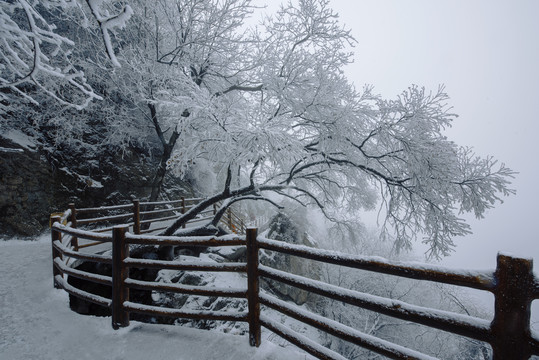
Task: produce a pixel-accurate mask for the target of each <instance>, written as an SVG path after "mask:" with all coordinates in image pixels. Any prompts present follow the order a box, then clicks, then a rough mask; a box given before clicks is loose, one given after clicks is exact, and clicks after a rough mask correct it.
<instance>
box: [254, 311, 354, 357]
mask: <svg viewBox="0 0 539 360" xmlns="http://www.w3.org/2000/svg"><path fill="white" fill-rule="evenodd" d="M260 323H261V324H262V326H264V327H265V328H266V329H268V330H270V331H271V332H273V333H275V334H277V335H279V336H280V337H282V338H283V339H285V340H288V341H290V342H291V343H292V344H294V345H296V346H297V347H299V348H300V349H303V350H305V351H307V352H308V353H309V354H311V355H313V356H316V357H317V358H319V359H323V360H346V358H345V357H344V356H342V355H339V354H338V353H336V352H335V351H332V350H330V349H328V348H326V347H324V346H322V345H320V344H318V343H317V342H314V341H313V340H311V339H309V338H308V337H305V336H303V335H301V334H298V333H296V332H295V331H292V330H290V329H289V328H287V327H286V326H283V325H281V324H279V323H278V322H276V321H274V320H272V319H270V318H269V317H267V316H264V315H260Z"/></svg>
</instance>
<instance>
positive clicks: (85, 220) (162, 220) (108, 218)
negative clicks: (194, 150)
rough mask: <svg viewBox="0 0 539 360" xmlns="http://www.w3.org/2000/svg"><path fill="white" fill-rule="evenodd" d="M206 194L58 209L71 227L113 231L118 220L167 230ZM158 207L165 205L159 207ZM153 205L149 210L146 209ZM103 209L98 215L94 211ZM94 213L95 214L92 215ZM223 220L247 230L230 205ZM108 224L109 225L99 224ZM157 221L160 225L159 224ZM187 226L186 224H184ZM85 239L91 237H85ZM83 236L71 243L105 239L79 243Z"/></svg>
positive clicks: (204, 216) (134, 227)
mask: <svg viewBox="0 0 539 360" xmlns="http://www.w3.org/2000/svg"><path fill="white" fill-rule="evenodd" d="M201 200H203V199H202V198H184V197H182V198H180V199H179V200H171V201H154V202H140V201H139V200H133V202H132V203H129V204H122V205H114V206H99V207H92V208H81V209H78V208H76V207H75V204H73V203H71V204H69V209H68V210H67V211H65V212H64V213H55V214H53V215H60V216H61V217H62V219H61V223H62V224H64V225H68V224H69V227H70V228H74V229H76V228H78V227H80V226H83V227H85V228H87V229H90V230H91V231H92V232H93V233H99V232H110V231H112V229H113V227H114V226H115V224H119V223H121V224H125V225H129V227H130V228H131V231H132V232H133V233H134V234H147V233H151V232H157V231H160V230H164V229H166V228H167V227H168V225H169V224H168V223H167V222H168V221H169V220H175V219H177V218H178V217H179V216H181V215H182V214H185V212H187V211H188V210H189V209H191V208H193V207H194V206H195V205H196V204H197V203H198V202H200V201H201ZM156 207H162V208H158V209H155V208H156ZM145 209H149V210H145ZM96 213H97V214H98V215H99V213H101V215H99V216H96V215H94V214H96ZM215 214H216V207H215V206H214V207H213V209H212V208H210V209H208V210H205V211H203V212H201V213H200V216H199V217H197V218H194V219H192V220H190V221H188V222H187V225H188V224H194V223H198V222H202V221H209V220H211V219H213V216H214V215H215ZM92 215H93V216H92ZM220 223H221V224H222V225H224V226H225V227H228V229H229V230H230V231H232V232H234V233H236V234H245V222H244V221H243V219H242V217H241V216H239V215H237V214H236V213H235V212H234V211H233V210H232V209H231V208H229V209H228V210H227V212H226V214H225V216H224V217H223V218H221V219H220ZM99 224H105V225H101V226H100V225H99ZM155 225H157V226H155ZM183 227H184V228H185V227H186V225H184V226H183ZM82 239H88V238H87V237H83V238H82ZM78 240H79V237H77V236H76V235H74V236H73V238H72V239H71V245H72V246H73V248H74V249H75V250H78V249H79V248H80V249H82V248H86V247H91V246H96V245H100V244H101V241H99V240H95V241H92V242H87V241H85V242H83V243H80V244H79V241H78Z"/></svg>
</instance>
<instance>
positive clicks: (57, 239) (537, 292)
mask: <svg viewBox="0 0 539 360" xmlns="http://www.w3.org/2000/svg"><path fill="white" fill-rule="evenodd" d="M69 216H71V214H67V212H66V213H63V214H59V215H56V216H55V217H51V223H52V224H53V225H52V227H51V239H52V251H53V276H54V285H55V287H58V288H63V289H65V290H66V291H67V292H69V293H70V294H72V295H73V296H77V297H81V298H84V299H87V300H88V301H92V302H94V303H96V304H100V305H103V306H109V307H110V308H111V309H112V324H113V327H114V328H119V327H123V326H127V325H128V324H129V313H130V312H137V313H144V314H151V315H162V316H171V317H176V318H177V317H183V318H193V319H220V320H231V321H245V322H247V323H248V325H249V343H250V344H251V345H252V346H259V345H260V333H261V332H260V328H261V326H264V327H265V328H267V329H269V330H270V331H273V332H275V333H276V334H278V335H280V336H282V337H284V338H285V339H287V340H289V341H291V342H292V343H294V344H296V345H297V346H298V347H300V348H302V349H304V350H306V351H307V352H309V353H311V354H313V355H315V356H317V357H319V358H320V359H340V358H342V357H341V356H340V355H338V354H336V353H335V352H333V351H331V350H329V349H325V348H323V347H322V346H321V345H319V344H315V343H313V342H312V341H309V340H307V339H305V338H304V337H302V335H299V334H297V333H294V332H293V331H292V330H290V329H286V328H284V327H283V326H282V325H281V324H278V323H276V322H274V321H273V320H271V319H269V318H267V317H266V316H264V315H263V312H264V311H261V308H260V305H261V304H262V305H265V306H267V307H269V308H272V309H274V310H277V311H279V312H280V313H282V314H285V315H287V316H290V317H293V318H295V319H296V320H299V321H301V322H303V323H305V324H308V325H311V326H314V327H316V328H318V329H320V330H322V331H325V332H327V333H328V334H331V335H334V336H337V337H339V338H341V339H343V340H345V341H348V342H351V343H353V344H356V345H358V346H361V347H364V348H367V349H369V350H371V351H374V352H377V353H380V354H382V355H385V356H388V357H390V358H394V359H423V360H424V359H432V358H431V357H430V356H427V355H424V354H421V353H418V352H416V351H414V350H410V349H406V348H403V347H402V346H399V345H395V344H392V343H390V342H388V341H385V340H381V339H378V338H375V337H373V336H370V335H367V334H363V333H361V332H360V331H358V330H356V329H353V328H350V327H347V326H345V325H343V324H339V323H336V322H334V321H331V320H329V319H326V318H324V317H322V316H320V315H316V314H313V313H310V312H308V311H307V310H305V309H301V308H298V307H295V306H293V305H290V304H288V303H286V302H284V301H281V300H278V299H275V298H273V297H271V296H269V295H265V294H261V293H260V290H259V289H260V284H259V279H260V278H268V279H273V280H276V281H279V282H282V283H285V284H288V285H291V286H294V287H297V288H300V289H303V290H307V291H310V292H313V293H317V294H319V295H322V296H325V297H329V298H332V299H336V300H338V301H343V302H346V303H348V304H352V305H355V306H359V307H362V308H365V309H369V310H372V311H376V312H379V313H382V314H385V315H388V316H391V317H395V318H399V319H404V320H408V321H412V322H415V323H418V324H423V325H426V326H429V327H433V328H437V329H441V330H444V331H449V332H452V333H455V334H459V335H463V336H466V337H469V338H472V339H476V340H480V341H484V342H487V343H489V344H490V345H491V346H492V350H493V359H494V360H500V359H504V360H505V359H527V358H529V357H530V356H532V355H539V339H536V338H535V337H534V336H533V335H531V331H530V306H531V302H532V301H533V300H535V299H538V298H539V280H538V279H537V278H536V277H535V276H534V274H533V271H532V268H533V267H532V260H527V259H520V258H514V257H511V256H507V255H503V254H499V255H498V259H497V260H498V262H497V267H496V269H495V270H494V271H483V272H477V271H462V270H458V271H457V270H452V269H448V268H444V267H440V266H435V265H427V264H418V263H403V262H394V261H389V260H385V259H382V258H378V257H366V256H354V255H349V254H343V253H338V252H334V251H327V250H320V249H314V248H309V247H306V246H301V245H294V244H286V243H283V242H279V241H275V240H271V239H264V238H260V237H258V236H257V230H256V229H247V231H246V235H245V236H239V235H227V236H224V237H218V238H217V237H211V236H210V237H177V236H152V235H137V234H131V233H129V232H128V227H127V226H116V227H114V230H113V234H112V235H110V234H98V233H95V232H91V231H83V230H80V229H74V228H72V227H70V226H67V225H62V221H64V222H65V219H67V218H69ZM63 234H67V235H70V237H71V238H72V237H77V238H78V239H82V240H88V239H90V240H96V239H100V240H101V241H112V243H113V249H112V256H106V255H97V254H82V253H80V252H79V251H77V250H75V249H72V248H68V247H67V246H66V245H64V244H63V243H62V235H63ZM130 244H141V245H172V246H246V248H247V251H246V254H247V263H246V264H245V263H244V264H241V263H239V264H235V263H223V264H210V263H182V262H178V261H170V262H169V261H162V260H148V259H133V258H130V257H129V245H130ZM260 249H265V250H271V251H277V252H280V253H284V254H288V255H292V256H298V257H301V258H306V259H311V260H316V261H320V262H323V263H329V264H337V265H340V266H345V267H349V268H355V269H362V270H367V271H372V272H377V273H383V274H390V275H394V276H400V277H407V278H412V279H417V280H426V281H434V282H440V283H446V284H452V285H458V286H464V287H468V288H474V289H480V290H484V291H489V292H491V293H493V294H494V297H495V308H494V310H495V313H494V318H493V320H492V321H491V322H490V321H488V320H484V319H479V318H475V317H472V316H467V315H462V314H457V313H452V312H447V311H442V310H436V309H430V308H424V307H419V306H416V305H411V304H408V303H406V302H403V301H397V300H392V299H387V298H381V297H377V296H373V295H368V294H363V293H361V292H357V291H352V290H347V289H343V288H340V287H337V286H334V285H330V284H327V283H323V282H320V281H317V280H312V279H308V278H305V277H302V276H298V275H293V274H289V273H286V272H284V271H280V270H277V269H272V268H270V267H267V266H263V265H260V264H259V263H258V253H259V250H260ZM69 257H73V258H77V259H86V260H90V261H102V262H108V263H112V267H113V272H112V277H111V280H109V279H110V278H109V277H104V276H98V275H95V274H91V273H85V272H83V271H81V270H74V269H71V268H69V266H68V265H67V262H66V261H67V260H66V259H67V258H69ZM132 267H136V268H145V267H147V268H155V269H176V270H193V271H233V272H238V271H239V272H246V273H247V286H246V288H245V289H228V288H221V289H220V288H207V287H194V286H187V285H178V284H161V283H154V282H148V281H140V280H134V279H131V278H130V277H129V269H130V268H132ZM64 274H67V275H70V276H75V277H81V278H84V279H87V280H89V281H94V282H98V283H109V281H111V282H112V288H113V293H112V299H111V300H108V299H104V298H101V297H99V296H97V295H94V294H91V293H88V292H85V291H84V290H81V289H76V288H73V286H71V285H69V284H67V282H66V281H65V280H64V278H63V277H64ZM130 288H136V289H142V290H155V291H166V292H179V293H187V294H199V295H205V296H222V297H236V298H244V299H246V301H247V304H248V312H247V313H226V312H211V311H185V310H178V309H169V308H159V307H155V306H150V305H143V304H137V303H133V302H131V301H130V300H129V289H130ZM261 312H262V314H261Z"/></svg>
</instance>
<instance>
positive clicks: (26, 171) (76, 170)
mask: <svg viewBox="0 0 539 360" xmlns="http://www.w3.org/2000/svg"><path fill="white" fill-rule="evenodd" d="M0 147H1V148H8V149H17V150H18V151H16V152H11V151H9V152H6V151H2V152H0V237H9V236H13V235H17V236H24V237H31V236H35V235H37V234H39V233H41V232H42V231H43V230H44V229H46V228H47V227H48V225H49V216H50V214H51V213H52V212H56V211H62V210H64V209H66V208H67V206H68V204H69V203H70V202H74V203H75V204H76V206H77V207H79V208H82V207H94V206H105V205H113V204H119V203H125V202H127V201H130V200H131V199H134V198H139V199H144V198H145V197H147V196H149V194H150V192H151V187H150V185H151V179H152V174H153V171H154V169H155V166H156V163H157V158H151V157H148V156H147V155H144V156H143V155H142V154H140V153H137V151H136V150H134V149H132V150H129V149H128V150H125V151H123V152H122V153H121V154H120V153H119V152H111V151H109V152H105V151H102V152H97V154H93V155H92V157H91V158H89V157H85V155H84V154H80V153H69V151H64V152H63V153H60V154H54V153H52V155H51V153H50V152H48V153H47V152H44V151H40V150H38V149H37V148H32V147H21V146H20V144H15V143H13V142H12V141H10V140H8V139H5V138H3V137H1V136H0ZM57 151H59V150H57ZM55 155H57V156H56V157H55ZM59 159H61V160H59ZM164 188H166V189H167V190H166V195H167V196H168V198H176V197H180V196H193V190H192V187H191V186H190V184H188V183H185V182H182V181H179V180H178V179H175V178H174V177H172V176H170V177H167V178H166V180H165V186H164Z"/></svg>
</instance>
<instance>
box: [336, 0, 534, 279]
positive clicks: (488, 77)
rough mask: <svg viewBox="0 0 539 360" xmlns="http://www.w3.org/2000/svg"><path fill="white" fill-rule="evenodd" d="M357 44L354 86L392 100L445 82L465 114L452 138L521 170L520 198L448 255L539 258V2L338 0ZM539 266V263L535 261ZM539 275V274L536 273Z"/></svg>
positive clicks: (454, 261)
mask: <svg viewBox="0 0 539 360" xmlns="http://www.w3.org/2000/svg"><path fill="white" fill-rule="evenodd" d="M330 4H331V6H332V7H333V9H335V10H336V11H337V12H338V13H339V15H340V19H341V21H342V22H344V23H345V24H346V25H347V27H348V28H351V29H352V33H353V35H354V37H355V38H356V40H357V41H358V44H357V45H356V47H355V53H356V56H355V63H354V64H352V65H350V66H349V68H348V69H347V73H348V76H349V78H350V79H351V80H352V81H353V82H354V83H355V84H356V86H358V87H359V86H362V85H363V84H372V85H374V88H375V92H378V93H380V94H382V95H383V96H384V97H395V96H396V95H397V94H399V93H400V92H401V91H403V90H404V89H406V88H407V87H408V86H409V85H411V84H417V85H420V86H425V87H426V88H427V89H431V90H432V91H436V89H437V87H438V85H439V84H445V86H446V92H447V93H448V95H449V96H450V98H451V99H450V104H451V105H452V106H453V112H455V113H457V114H458V115H459V117H458V118H457V119H456V121H455V122H454V124H453V127H452V128H451V129H449V130H448V131H447V135H448V137H449V138H450V139H451V140H454V141H455V142H456V143H457V144H459V145H466V146H472V147H473V148H474V150H475V151H476V153H477V154H478V155H481V156H482V157H484V156H487V155H492V156H494V157H495V158H496V159H498V160H499V161H500V162H503V163H505V164H506V165H507V166H508V167H510V168H511V169H513V170H515V171H518V172H519V174H518V175H517V177H516V179H515V180H514V182H513V187H514V188H515V189H516V190H517V195H516V196H511V197H508V198H505V202H504V203H503V204H501V205H498V206H497V207H496V208H495V209H493V210H490V211H488V212H487V214H486V217H485V219H482V220H479V221H478V220H475V219H474V218H473V216H465V218H466V219H470V220H471V221H470V224H471V226H472V231H473V232H474V233H473V234H472V235H469V236H466V237H464V238H459V239H457V240H456V243H457V249H456V252H455V253H454V254H453V255H452V256H451V257H449V258H446V259H445V260H444V263H445V264H448V265H451V266H459V267H465V268H469V269H482V268H494V267H495V265H496V254H497V252H498V251H502V252H506V253H507V252H509V253H511V254H514V255H518V256H524V257H532V258H535V262H536V263H539V246H538V245H537V240H538V238H539V237H538V235H537V230H536V229H537V226H536V224H537V223H539V214H538V212H537V211H536V207H537V205H538V203H539V191H538V184H537V183H538V182H539V160H538V159H537V155H539V151H538V150H537V149H536V143H537V142H538V140H537V135H538V133H539V131H538V130H539V121H538V119H537V115H536V109H537V108H538V107H539V99H538V97H539V21H537V15H538V14H539V1H534V0H528V1H524V0H517V1H514V0H513V1H492V0H488V1H478V0H473V1H469V0H447V1H446V0H444V1H441V0H437V1H431V0H421V1H420V0H406V1H402V0H361V1H351V0H331V2H330ZM535 268H536V269H537V265H536V266H535ZM536 271H537V270H536Z"/></svg>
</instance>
